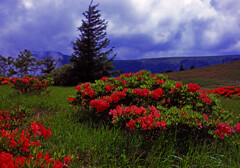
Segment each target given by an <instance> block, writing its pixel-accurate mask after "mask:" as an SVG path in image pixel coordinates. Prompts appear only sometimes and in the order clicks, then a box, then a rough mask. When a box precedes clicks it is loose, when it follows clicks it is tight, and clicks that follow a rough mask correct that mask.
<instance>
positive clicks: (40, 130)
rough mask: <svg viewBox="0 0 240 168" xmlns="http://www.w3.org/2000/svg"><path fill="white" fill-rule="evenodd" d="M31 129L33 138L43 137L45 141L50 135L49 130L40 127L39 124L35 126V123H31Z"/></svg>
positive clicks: (40, 124)
mask: <svg viewBox="0 0 240 168" xmlns="http://www.w3.org/2000/svg"><path fill="white" fill-rule="evenodd" d="M31 129H32V133H33V134H34V136H36V135H43V136H44V138H45V139H46V138H49V137H50V136H51V135H52V133H51V131H50V128H49V127H48V129H46V128H44V127H43V126H42V123H41V122H40V123H39V124H37V123H36V122H35V121H33V122H32V124H31Z"/></svg>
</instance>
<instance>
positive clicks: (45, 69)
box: [41, 56, 61, 75]
mask: <svg viewBox="0 0 240 168" xmlns="http://www.w3.org/2000/svg"><path fill="white" fill-rule="evenodd" d="M60 60H61V58H59V59H58V60H56V59H54V58H53V57H52V56H47V57H46V59H45V60H43V61H42V62H41V63H42V67H41V72H42V73H44V74H45V75H47V74H50V73H51V72H52V71H53V70H54V69H55V68H56V65H57V64H58V63H59V62H60Z"/></svg>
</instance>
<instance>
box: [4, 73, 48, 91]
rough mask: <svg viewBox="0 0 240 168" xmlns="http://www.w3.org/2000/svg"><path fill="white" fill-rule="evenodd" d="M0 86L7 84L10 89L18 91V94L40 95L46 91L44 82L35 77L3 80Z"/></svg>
mask: <svg viewBox="0 0 240 168" xmlns="http://www.w3.org/2000/svg"><path fill="white" fill-rule="evenodd" d="M1 84H9V85H10V86H11V87H12V88H14V89H16V90H18V91H19V92H21V93H23V94H26V93H41V92H43V91H45V90H46V89H47V86H48V84H47V81H46V80H38V79H37V78H35V77H27V76H25V77H23V78H18V77H12V78H3V79H2V81H1Z"/></svg>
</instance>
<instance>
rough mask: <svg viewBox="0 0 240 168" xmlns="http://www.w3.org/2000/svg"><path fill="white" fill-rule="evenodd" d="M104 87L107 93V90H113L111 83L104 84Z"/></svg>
mask: <svg viewBox="0 0 240 168" xmlns="http://www.w3.org/2000/svg"><path fill="white" fill-rule="evenodd" d="M105 88H106V89H107V90H106V93H108V92H110V91H111V90H113V86H112V85H108V84H106V86H105Z"/></svg>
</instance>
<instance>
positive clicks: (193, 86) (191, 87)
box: [188, 83, 200, 93]
mask: <svg viewBox="0 0 240 168" xmlns="http://www.w3.org/2000/svg"><path fill="white" fill-rule="evenodd" d="M199 89H200V86H199V85H197V84H195V83H189V84H188V92H192V93H195V92H196V91H197V90H199Z"/></svg>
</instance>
